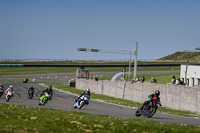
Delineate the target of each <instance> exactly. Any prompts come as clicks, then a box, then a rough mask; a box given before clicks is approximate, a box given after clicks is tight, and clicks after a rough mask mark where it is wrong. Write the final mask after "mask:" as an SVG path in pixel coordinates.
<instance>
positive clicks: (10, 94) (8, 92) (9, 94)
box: [6, 90, 13, 102]
mask: <svg viewBox="0 0 200 133" xmlns="http://www.w3.org/2000/svg"><path fill="white" fill-rule="evenodd" d="M11 97H13V92H12V91H10V90H9V91H7V92H6V102H9V100H10V99H11Z"/></svg>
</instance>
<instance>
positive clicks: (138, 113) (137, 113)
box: [135, 108, 141, 117]
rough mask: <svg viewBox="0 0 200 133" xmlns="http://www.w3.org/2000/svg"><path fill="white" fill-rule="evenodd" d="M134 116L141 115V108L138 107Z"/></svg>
mask: <svg viewBox="0 0 200 133" xmlns="http://www.w3.org/2000/svg"><path fill="white" fill-rule="evenodd" d="M135 116H137V117H139V116H141V110H140V108H139V109H137V110H136V112H135Z"/></svg>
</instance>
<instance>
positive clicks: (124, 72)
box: [122, 67, 126, 79]
mask: <svg viewBox="0 0 200 133" xmlns="http://www.w3.org/2000/svg"><path fill="white" fill-rule="evenodd" d="M122 72H123V78H124V79H125V75H126V67H124V68H123V69H122Z"/></svg>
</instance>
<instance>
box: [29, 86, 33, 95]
mask: <svg viewBox="0 0 200 133" xmlns="http://www.w3.org/2000/svg"><path fill="white" fill-rule="evenodd" d="M29 93H34V88H33V86H30V87H29V88H28V94H29Z"/></svg>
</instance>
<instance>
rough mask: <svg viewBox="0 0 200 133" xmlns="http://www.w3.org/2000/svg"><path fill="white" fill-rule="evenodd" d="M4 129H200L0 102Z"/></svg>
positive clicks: (36, 132)
mask: <svg viewBox="0 0 200 133" xmlns="http://www.w3.org/2000/svg"><path fill="white" fill-rule="evenodd" d="M0 108H1V111H0V132H3V133H9V132H30V133H40V132H49V133H52V132H57V133H69V132H70V133H77V132H99V133H106V132H107V133H122V132H123V133H124V132H125V133H131V132H139V133H144V132H145V133H147V132H154V133H161V132H162V133H180V132H181V133H184V132H188V133H191V132H192V133H199V132H200V128H199V127H194V126H187V125H178V124H169V123H163V122H156V121H151V120H141V119H134V120H133V119H126V118H115V117H109V116H103V115H91V114H87V113H78V112H74V111H61V110H54V109H45V108H32V107H28V106H20V105H12V104H5V103H0Z"/></svg>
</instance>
